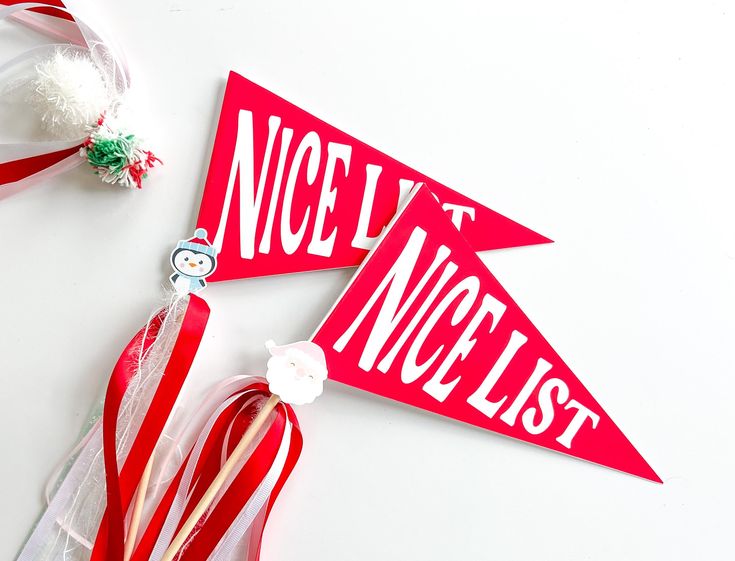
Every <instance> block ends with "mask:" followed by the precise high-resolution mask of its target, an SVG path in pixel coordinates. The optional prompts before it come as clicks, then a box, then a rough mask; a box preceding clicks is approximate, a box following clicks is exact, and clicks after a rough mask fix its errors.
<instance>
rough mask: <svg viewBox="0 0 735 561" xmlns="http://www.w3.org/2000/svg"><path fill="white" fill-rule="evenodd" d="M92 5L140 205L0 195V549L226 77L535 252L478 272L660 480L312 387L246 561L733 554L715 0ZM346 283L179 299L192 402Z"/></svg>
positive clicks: (128, 312)
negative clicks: (190, 321) (185, 310)
mask: <svg viewBox="0 0 735 561" xmlns="http://www.w3.org/2000/svg"><path fill="white" fill-rule="evenodd" d="M94 4H95V5H96V6H95V11H96V13H97V14H99V15H102V16H103V17H104V18H105V19H106V21H107V24H108V27H109V30H110V31H111V32H113V33H114V35H115V36H116V38H117V39H118V41H119V42H120V43H121V44H122V45H123V46H124V48H125V50H126V52H127V54H128V56H129V59H130V62H131V65H132V68H133V75H134V80H135V82H136V87H137V88H138V89H137V96H136V97H137V100H136V102H137V103H138V104H139V106H140V107H141V108H144V109H145V111H146V112H147V113H148V115H149V116H150V118H149V125H150V126H149V135H148V136H149V138H150V140H151V142H152V144H153V146H154V147H155V149H156V151H157V152H158V153H159V154H160V156H161V157H162V158H163V159H164V160H165V163H166V165H165V167H163V168H161V169H160V170H158V171H156V172H155V173H154V174H153V175H152V177H150V180H149V182H148V184H147V186H146V188H145V189H144V190H143V191H142V192H128V191H124V190H120V189H116V188H110V187H106V186H100V184H98V183H97V181H96V179H95V178H94V177H93V176H91V175H90V174H89V173H88V170H86V169H84V168H79V169H77V170H75V171H73V172H71V173H69V174H67V175H65V176H63V177H59V178H57V179H55V180H53V181H49V182H48V183H46V184H44V185H41V186H35V187H33V188H31V189H29V190H27V191H26V192H24V193H22V194H20V195H18V196H15V197H13V198H11V199H8V200H5V201H2V202H0V275H1V276H0V287H1V288H2V296H1V297H0V298H1V300H2V303H1V309H0V372H1V373H2V386H0V387H1V390H0V392H1V393H0V415H1V416H2V417H1V418H0V421H1V422H2V425H1V427H0V438H1V440H0V445H1V446H2V453H1V454H0V458H1V460H0V497H1V498H2V508H0V537H1V538H2V539H0V558H3V559H10V558H12V557H13V556H14V555H15V552H16V550H17V548H18V547H19V546H20V545H21V543H22V541H23V536H24V535H25V533H26V531H27V530H28V528H29V527H30V525H31V524H32V522H33V521H34V519H35V518H36V516H37V515H38V513H39V512H40V510H41V508H42V499H41V489H42V486H43V484H44V482H45V480H46V478H47V477H48V476H49V474H50V473H51V471H52V469H53V467H54V466H55V464H56V462H57V461H58V460H59V459H60V458H61V457H62V456H63V455H64V454H65V453H66V451H67V450H68V449H69V447H70V446H71V445H72V444H73V442H74V441H75V438H76V437H77V435H78V431H79V430H80V428H81V426H82V424H83V420H84V419H85V417H86V414H87V412H88V410H89V409H90V408H91V406H92V405H93V403H94V402H95V400H96V399H97V397H98V396H99V395H100V394H101V392H102V390H103V388H104V386H105V383H106V380H107V377H108V374H109V371H110V369H111V368H112V366H113V364H114V362H115V361H116V359H117V355H118V353H119V352H120V350H121V349H122V347H123V346H124V344H125V343H126V342H127V340H128V339H129V338H130V336H131V335H132V334H133V333H134V331H135V330H136V329H137V328H138V327H139V326H140V325H141V324H142V323H144V321H145V320H146V318H147V316H148V314H149V312H150V311H151V310H153V309H154V308H155V307H156V306H157V305H158V303H159V297H160V295H161V285H162V283H163V281H164V279H165V278H166V276H167V275H168V269H167V262H166V260H167V254H168V252H169V250H170V248H171V246H172V244H174V243H175V242H176V240H178V239H179V238H182V237H186V236H187V234H189V233H190V231H191V229H192V227H193V225H194V219H195V216H196V213H197V209H198V200H199V198H200V196H201V189H202V184H203V180H204V177H205V173H206V167H207V162H208V159H209V154H210V150H211V143H212V138H213V134H214V131H215V124H216V117H217V115H218V107H219V104H220V101H221V96H222V92H223V87H224V82H225V78H226V76H227V72H228V70H229V69H234V70H237V71H239V72H240V73H242V74H244V75H245V76H247V77H249V78H251V79H252V80H254V81H256V82H257V83H259V84H261V85H263V86H265V87H267V88H269V89H271V90H273V91H275V92H276V93H278V94H280V95H282V96H283V97H285V98H287V99H289V100H290V101H293V102H295V103H296V104H298V105H300V106H301V107H303V108H305V109H307V110H309V111H310V112H312V113H314V114H316V115H317V116H319V117H321V118H323V119H325V120H327V121H329V122H330V123H332V124H334V125H336V126H338V127H340V128H342V129H343V130H346V131H347V132H349V133H351V134H354V135H355V136H357V137H358V138H360V139H362V140H365V141H366V142H368V143H369V144H371V145H373V146H376V147H377V148H380V149H382V150H384V151H386V152H387V153H389V154H391V155H393V156H395V157H397V158H398V159H399V160H401V161H403V162H405V163H407V164H409V165H411V166H413V167H416V168H417V169H419V170H421V171H423V172H424V173H426V174H428V175H429V176H432V177H434V178H436V179H437V180H439V181H442V182H444V183H446V184H448V185H450V186H452V187H454V188H457V189H460V190H462V191H463V192H464V193H466V194H467V195H470V196H472V197H474V198H476V199H477V200H479V201H481V202H483V203H485V204H487V205H489V206H491V207H492V208H494V209H495V210H498V211H499V212H501V213H503V214H505V215H507V216H510V217H512V218H514V219H516V220H518V221H520V222H521V223H523V224H525V225H528V226H530V227H531V228H533V229H536V230H537V231H539V232H541V233H543V234H546V235H548V236H550V237H551V238H553V239H554V240H556V243H555V244H553V245H550V246H540V247H536V248H526V249H515V250H509V251H500V252H494V253H487V254H484V255H483V259H484V260H485V261H486V263H487V264H488V266H489V267H490V268H491V269H492V270H493V272H494V273H495V274H496V275H497V277H498V278H499V279H500V281H501V282H502V283H503V284H504V286H505V287H506V288H507V289H508V291H509V292H510V293H511V294H512V295H513V296H514V297H515V299H516V300H517V301H518V302H519V304H520V305H521V306H522V307H523V309H524V310H525V311H526V312H527V313H528V315H529V316H530V317H531V319H532V320H533V321H534V322H535V323H536V325H537V326H538V327H539V328H540V329H541V331H542V332H543V333H544V334H545V335H546V337H547V338H548V339H549V340H550V342H551V343H552V344H553V345H554V346H555V348H556V349H557V351H558V352H559V353H560V354H561V356H562V357H564V359H565V360H566V361H567V362H568V364H569V365H570V366H571V367H572V369H573V370H574V371H575V372H576V373H577V375H578V376H579V377H580V378H581V379H582V380H583V382H584V383H586V385H587V386H588V388H589V389H590V390H591V391H592V393H593V394H594V395H595V396H596V397H597V398H598V400H599V401H600V402H601V403H602V405H603V406H604V407H605V408H606V410H607V411H608V413H609V414H610V415H611V417H612V418H613V419H614V420H615V421H616V422H617V423H618V424H619V426H620V427H621V428H622V429H623V431H624V432H625V433H626V435H627V436H628V437H629V438H630V439H631V441H632V442H633V443H634V444H635V445H636V446H637V447H638V448H639V450H640V451H641V452H642V454H643V455H644V457H645V458H646V459H647V460H648V461H649V462H650V463H651V465H652V466H653V467H654V469H656V470H657V471H658V473H659V474H660V475H661V477H662V478H663V480H664V485H656V484H653V483H649V482H646V481H643V480H639V479H636V478H634V477H631V476H626V475H623V474H620V473H617V472H614V471H611V470H608V469H604V468H601V467H597V466H593V465H591V464H587V463H584V462H580V461H576V460H573V459H570V458H567V457H565V456H562V455H558V454H554V453H551V452H547V451H544V450H541V449H537V448H534V447H532V446H528V445H524V444H521V443H518V442H515V441H511V440H509V439H505V438H502V437H500V436H496V435H493V434H490V433H487V432H484V431H481V430H474V429H472V428H468V427H466V426H463V425H460V424H457V423H453V422H449V421H446V420H444V419H441V418H439V417H435V416H431V415H428V414H424V413H422V412H419V411H416V410H412V409H409V408H406V407H402V406H398V405H395V404H393V403H390V402H387V401H384V400H382V399H380V398H378V397H373V396H370V395H367V394H362V393H359V392H357V391H353V390H350V389H348V388H345V387H341V386H339V385H337V384H334V383H333V384H329V385H328V387H327V390H326V393H325V395H324V396H323V397H322V398H320V399H319V400H318V401H317V403H316V404H315V405H313V406H308V407H303V408H300V409H299V411H298V413H299V416H300V419H301V424H302V428H303V431H304V435H305V448H304V452H303V455H302V457H301V460H300V462H299V465H298V467H297V469H296V471H295V473H294V475H293V476H292V478H291V480H290V482H289V483H288V484H287V486H286V488H285V492H284V493H283V495H282V497H281V498H280V500H279V502H278V504H277V506H276V509H275V512H274V514H273V516H272V518H271V521H270V523H269V526H268V528H267V531H266V535H265V542H264V549H263V559H264V561H276V560H296V559H299V560H314V561H316V560H319V561H328V560H335V561H337V560H339V561H343V560H350V561H353V560H354V561H360V560H371V561H372V560H374V559H381V560H386V561H390V560H401V561H405V560H409V561H413V560H421V561H432V560H444V559H466V560H485V559H488V560H490V559H498V560H500V559H502V560H504V561H512V560H524V561H526V560H537V559H544V560H615V561H620V560H638V559H641V560H652V559H655V560H667V561H669V560H678V559H707V560H711V561H715V560H722V559H732V555H733V553H732V548H733V544H732V541H731V536H732V528H733V523H735V515H734V514H733V503H734V502H735V483H734V482H733V476H734V474H735V454H734V452H733V433H732V431H733V426H734V425H733V421H735V413H733V410H734V409H735V405H734V404H733V394H734V392H735V381H734V380H735V368H734V367H735V364H734V362H735V361H734V360H733V353H732V345H733V341H734V338H735V319H734V312H735V297H734V296H733V290H734V289H735V227H734V226H733V218H732V217H733V213H734V212H735V205H734V203H735V195H733V191H734V189H735V182H734V181H733V180H734V179H735V170H734V168H735V166H734V155H735V109H734V108H735V78H734V75H735V72H734V70H735V64H733V62H734V61H733V58H734V57H733V53H735V25H734V24H735V21H734V19H733V18H735V13H733V10H732V5H731V4H729V3H727V2H691V3H679V2H660V3H652V2H620V3H616V4H617V5H615V6H602V5H601V3H590V2H578V3H577V2H559V1H557V2H543V1H539V2H516V3H510V2H477V3H471V2H446V1H442V2H426V1H416V2H397V1H396V0H391V1H388V0H373V1H371V2H364V3H356V2H344V1H336V0H335V1H332V2H324V1H320V0H313V1H310V2H304V3H299V2H272V1H260V2H253V1H248V2H246V1H241V2H237V1H235V0H160V1H154V0H146V1H143V0H135V1H130V0H126V1H125V2H112V1H109V0H108V1H105V2H95V3H94ZM0 41H1V42H0V45H1V46H2V51H0V53H1V54H2V56H1V57H0V60H4V59H6V58H8V57H9V56H10V55H11V54H13V53H15V52H19V51H20V49H21V48H22V47H30V46H32V45H35V44H39V43H40V42H41V41H43V40H42V39H40V38H39V37H38V36H36V35H35V34H33V33H32V32H29V31H26V30H19V29H18V28H17V27H13V26H12V25H9V24H7V23H6V24H2V25H1V26H0ZM0 109H1V110H2V114H3V115H4V116H7V115H8V113H9V111H11V110H12V108H10V107H8V106H7V105H3V106H2V107H0ZM0 127H1V125H0ZM349 274H350V272H349V271H332V272H319V273H309V274H302V275H297V276H290V277H280V278H266V279H259V280H247V281H235V282H231V283H225V284H220V285H214V286H211V287H210V288H208V289H207V292H206V298H207V300H208V301H209V303H210V305H211V306H212V309H213V316H212V321H211V324H210V327H209V328H208V331H207V333H206V340H205V343H204V345H203V346H202V348H201V351H200V353H199V356H198V358H197V361H196V363H195V371H194V373H193V376H194V382H193V384H192V388H197V387H202V386H204V385H206V384H207V383H209V382H210V381H212V380H216V379H219V378H222V377H225V376H228V375H231V374H235V373H243V372H262V368H263V366H264V363H265V360H266V353H265V351H264V349H263V347H262V342H263V341H264V340H266V339H268V338H274V339H277V340H279V341H282V342H287V341H293V340H297V339H300V338H304V337H306V336H308V335H309V334H310V332H311V330H312V328H313V327H314V326H315V325H316V324H317V322H318V320H319V319H320V317H321V316H322V315H323V314H324V313H325V312H326V311H327V310H328V308H329V306H330V303H331V302H332V301H333V299H334V298H335V297H336V295H337V294H338V293H339V292H340V290H341V289H342V287H343V286H344V285H345V283H346V281H347V279H348V278H349Z"/></svg>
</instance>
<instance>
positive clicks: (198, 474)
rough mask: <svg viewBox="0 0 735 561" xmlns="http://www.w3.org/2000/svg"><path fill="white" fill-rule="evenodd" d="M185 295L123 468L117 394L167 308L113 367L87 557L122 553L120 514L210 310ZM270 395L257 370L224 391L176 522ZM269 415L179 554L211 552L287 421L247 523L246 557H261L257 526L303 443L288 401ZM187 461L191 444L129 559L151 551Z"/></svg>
mask: <svg viewBox="0 0 735 561" xmlns="http://www.w3.org/2000/svg"><path fill="white" fill-rule="evenodd" d="M189 298H190V300H189V303H188V306H187V308H186V311H185V312H184V317H183V320H182V323H181V327H180V329H179V333H178V336H177V339H176V341H175V343H174V346H173V349H172V351H171V356H170V358H169V359H168V361H167V363H166V366H165V369H164V373H163V376H162V377H161V380H160V382H159V384H158V387H157V389H156V391H155V393H154V396H153V398H152V400H151V404H150V407H149V408H148V411H147V412H146V415H145V417H144V418H143V420H142V423H141V425H140V429H139V430H138V433H137V435H136V436H135V438H134V440H133V443H132V446H131V448H130V452H129V453H128V455H127V458H126V460H125V462H124V465H123V466H122V469H119V466H118V461H117V449H116V435H117V429H118V415H119V412H120V407H121V405H122V399H123V396H124V395H125V392H126V390H127V388H128V386H129V384H130V382H131V380H132V378H133V376H134V375H135V374H136V372H137V371H138V361H139V357H140V356H141V353H145V352H146V351H147V350H149V349H150V348H151V346H152V345H153V344H154V343H155V341H156V339H157V337H158V335H159V333H160V330H161V328H162V325H163V323H164V321H165V319H166V316H167V314H168V313H169V310H168V309H164V310H161V311H160V312H159V313H158V314H156V316H154V318H153V319H152V320H151V321H150V322H149V323H148V325H147V326H146V327H145V328H143V329H141V330H140V331H139V332H138V333H137V334H136V335H135V337H133V339H132V340H131V341H130V343H129V344H128V345H127V347H126V348H125V350H124V351H123V353H122V355H121V356H120V359H119V360H118V362H117V364H116V365H115V368H114V370H113V372H112V376H111V378H110V382H109V385H108V388H107V394H106V397H105V405H104V410H103V417H102V432H103V454H104V460H105V472H106V474H105V477H106V483H107V507H106V510H105V513H104V515H103V517H102V521H101V523H100V528H99V531H98V534H97V537H96V539H95V543H94V547H93V550H92V556H91V561H122V559H123V552H124V541H125V519H126V514H127V512H128V509H129V507H130V506H131V503H132V501H133V497H134V495H135V492H136V489H137V486H138V483H139V481H140V479H141V476H142V475H143V471H144V470H145V467H146V464H147V463H148V461H149V459H150V458H151V455H152V453H153V450H154V448H155V446H156V443H157V442H158V440H159V438H160V437H161V435H162V433H163V429H164V426H165V424H166V422H167V420H168V418H169V416H170V414H171V411H172V410H173V407H174V404H175V402H176V399H177V397H178V395H179V392H180V391H181V388H182V386H183V384H184V381H185V379H186V377H187V374H188V372H189V369H190V367H191V364H192V362H193V360H194V356H195V355H196V352H197V349H198V347H199V344H200V342H201V339H202V336H203V333H204V329H205V327H206V324H207V319H208V317H209V307H208V306H207V304H206V303H205V302H204V300H202V299H201V298H199V297H197V296H195V295H190V297H189ZM270 395H271V394H270V392H269V391H268V384H267V383H266V382H265V380H263V379H262V378H251V379H249V380H248V382H245V383H243V385H242V386H240V387H238V388H237V391H232V392H229V395H228V396H227V399H228V400H229V399H232V403H231V404H230V405H229V406H227V407H225V408H224V409H223V410H222V412H221V413H220V415H219V417H217V419H216V420H215V421H214V423H213V424H212V427H211V430H210V431H209V433H207V435H206V440H205V441H204V444H203V447H202V449H201V453H200V454H199V457H198V460H197V463H196V465H195V466H194V467H193V477H192V480H191V483H190V485H189V488H188V490H187V493H188V494H187V500H186V506H185V508H184V514H183V515H182V517H181V521H182V522H180V523H179V524H182V523H183V520H185V519H186V518H187V517H188V515H189V513H190V512H191V511H192V509H193V508H194V506H195V505H196V504H197V502H198V501H199V499H200V498H201V497H202V495H203V494H204V492H205V490H206V489H207V488H208V487H209V485H210V484H211V482H212V481H213V480H214V478H215V477H216V476H217V474H218V472H219V471H220V469H221V467H222V464H223V463H224V462H225V461H226V458H227V457H228V456H229V454H231V453H232V451H233V449H234V447H235V446H236V445H237V443H238V442H239V441H240V439H241V438H242V435H243V434H244V433H245V432H246V431H247V429H248V427H249V426H250V424H251V423H252V421H253V418H254V417H255V416H256V414H257V411H258V409H259V406H260V405H261V404H262V402H264V401H265V400H267V399H268V397H269V396H270ZM271 416H272V421H271V422H270V423H268V424H266V425H265V428H264V429H262V431H263V432H262V433H261V434H262V437H261V440H260V442H259V444H258V445H257V447H256V448H255V450H254V451H253V452H252V454H251V455H250V456H249V457H248V458H247V460H246V462H245V464H244V466H243V467H242V468H241V469H240V470H239V472H238V473H237V474H236V475H235V476H234V477H233V479H232V481H231V482H230V484H229V486H228V487H227V488H226V490H225V491H224V492H223V493H222V494H221V496H220V497H219V499H218V501H217V502H216V504H215V505H214V506H213V507H212V508H210V509H209V511H208V512H207V513H206V514H205V515H204V516H203V517H202V520H200V521H199V523H198V525H197V527H196V528H195V530H194V531H193V532H192V534H191V535H190V536H189V538H188V540H187V541H186V543H185V545H184V547H183V548H182V550H181V551H180V552H179V555H178V558H177V561H206V559H207V558H208V557H209V556H210V555H211V554H212V552H213V551H214V549H215V548H216V547H217V545H218V544H219V543H220V541H221V540H222V538H223V537H224V535H225V533H226V532H227V531H228V530H229V528H230V527H231V526H232V524H233V522H234V521H235V520H236V519H237V517H238V515H239V514H240V513H241V512H242V510H243V508H244V507H245V505H246V504H248V501H249V500H250V499H251V497H253V496H254V494H255V493H256V491H257V490H258V488H259V486H260V484H261V483H262V482H263V481H264V478H265V477H266V474H268V472H269V470H270V469H271V466H272V465H273V464H274V460H275V457H276V454H277V453H278V451H279V448H280V447H281V446H282V442H283V438H284V434H285V433H284V431H285V427H286V423H291V425H292V428H291V431H290V435H291V436H290V441H289V442H288V453H287V455H286V460H285V464H284V465H283V469H282V470H281V472H280V475H279V476H278V479H277V481H276V483H275V485H274V486H273V489H272V490H271V492H270V494H269V495H268V499H267V503H266V504H265V505H264V506H263V512H262V514H261V515H259V516H258V517H257V519H256V521H255V522H254V523H253V524H252V525H251V529H250V545H249V547H250V553H251V557H249V559H253V560H254V561H257V559H258V558H259V554H260V544H261V538H262V532H263V527H264V526H265V522H266V520H267V518H268V515H269V513H270V511H271V509H272V507H273V504H274V503H275V500H276V498H277V497H278V494H279V493H280V491H281V489H282V487H283V485H284V483H285V482H286V479H287V478H288V476H289V475H290V473H291V471H292V470H293V468H294V466H295V465H296V461H297V460H298V457H299V455H300V453H301V447H302V437H301V433H300V430H299V427H298V421H297V419H296V416H295V414H294V412H293V410H292V409H291V407H290V406H288V405H286V404H280V405H278V406H277V407H276V409H275V410H274V412H273V413H271ZM202 438H203V437H202ZM191 461H193V460H192V452H191V451H189V452H188V453H187V454H186V457H185V458H184V461H183V462H182V465H181V466H180V467H179V469H178V471H177V473H176V475H175V476H174V478H173V479H172V480H171V482H170V483H169V487H168V489H167V490H166V491H165V493H164V494H163V496H162V498H161V499H160V502H159V504H158V505H157V506H156V508H155V509H154V510H153V512H152V515H151V517H150V520H149V521H148V524H147V525H146V526H145V527H144V528H141V534H140V541H139V543H138V546H137V547H136V549H135V550H134V552H133V556H132V559H131V561H148V559H149V558H150V557H151V554H152V552H153V549H154V547H155V546H156V542H157V541H158V539H159V536H160V534H161V531H162V528H163V526H164V523H165V522H166V518H167V516H168V514H169V511H170V510H171V507H172V504H173V502H174V499H175V497H176V493H177V490H178V489H179V486H180V483H181V481H182V477H183V475H184V472H185V471H186V469H187V466H188V465H189V463H190V462H191Z"/></svg>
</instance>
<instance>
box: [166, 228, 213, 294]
mask: <svg viewBox="0 0 735 561" xmlns="http://www.w3.org/2000/svg"><path fill="white" fill-rule="evenodd" d="M171 265H172V266H173V268H174V273H173V274H172V275H171V276H170V277H169V279H170V280H171V284H172V285H173V287H174V289H175V290H176V293H177V294H181V295H183V294H190V293H194V292H199V291H200V290H201V289H203V288H204V287H205V286H207V282H206V281H205V280H204V279H205V278H207V277H208V276H209V275H211V274H212V273H213V272H214V270H215V268H216V267H217V259H216V257H215V249H214V247H212V244H210V243H209V240H208V239H207V231H206V230H205V229H204V228H197V230H196V232H194V237H193V238H189V239H188V240H180V241H179V243H177V244H176V249H174V250H173V252H172V253H171Z"/></svg>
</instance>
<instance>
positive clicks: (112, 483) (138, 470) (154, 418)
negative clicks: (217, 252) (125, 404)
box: [91, 294, 209, 561]
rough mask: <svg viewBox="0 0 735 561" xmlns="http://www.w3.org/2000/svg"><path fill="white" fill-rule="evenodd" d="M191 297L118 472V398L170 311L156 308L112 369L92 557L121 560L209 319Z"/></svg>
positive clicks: (197, 300)
mask: <svg viewBox="0 0 735 561" xmlns="http://www.w3.org/2000/svg"><path fill="white" fill-rule="evenodd" d="M189 298H190V300H189V304H188V306H187V308H186V312H185V313H184V319H183V321H182V324H181V328H180V330H179V335H178V338H177V340H176V342H175V344H174V347H173V350H172V351H171V356H170V358H169V360H168V363H167V365H166V368H165V370H164V374H163V376H162V378H161V381H160V382H159V384H158V388H157V389H156V392H155V394H154V396H153V399H152V401H151V404H150V407H149V409H148V411H147V413H146V416H145V418H144V419H143V422H142V424H141V426H140V429H139V431H138V434H137V435H136V437H135V440H134V441H133V444H132V446H131V448H130V452H129V453H128V456H127V459H126V461H125V465H124V466H123V468H122V470H120V471H119V472H118V464H117V450H116V435H117V420H118V414H119V411H120V405H121V403H122V398H123V396H124V395H125V391H126V389H127V387H128V385H129V383H130V380H131V379H132V376H133V375H134V374H135V371H136V368H135V367H136V365H137V362H138V358H139V356H140V353H141V348H142V352H143V353H145V352H146V351H147V350H148V349H149V348H150V346H151V345H152V344H153V343H154V342H155V340H156V337H157V336H158V332H159V329H160V328H161V325H162V323H163V320H164V318H165V317H166V314H167V313H168V310H165V309H164V310H162V311H161V312H159V313H158V314H157V315H156V317H154V319H153V320H152V321H151V322H150V323H149V325H148V328H147V329H146V328H143V329H141V330H140V331H139V332H138V333H137V334H136V336H135V337H133V339H132V340H131V341H130V343H128V346H127V347H126V348H125V350H124V351H123V353H122V355H121V356H120V359H119V360H118V361H117V364H116V365H115V368H114V370H113V371H112V375H111V377H110V382H109V385H108V387H107V394H106V396H105V405H104V410H103V415H102V441H103V452H104V460H105V478H106V482H107V508H106V510H105V513H104V515H103V517H102V521H101V523H100V528H99V531H98V533H97V538H96V540H95V543H94V548H93V550H92V556H91V561H103V560H104V561H122V559H123V551H124V542H125V514H126V513H127V510H128V507H129V506H130V503H131V501H132V498H133V495H134V493H135V490H136V488H137V486H138V483H139V481H140V479H141V477H142V475H143V471H144V470H145V466H146V464H147V463H148V459H149V458H150V457H151V454H152V453H153V449H154V447H155V445H156V442H158V439H159V437H160V436H161V433H162V431H163V428H164V425H165V424H166V421H167V420H168V418H169V415H170V413H171V410H172V409H173V406H174V403H175V402H176V398H177V397H178V395H179V392H180V391H181V387H182V386H183V383H184V380H185V379H186V376H187V374H188V373H189V369H190V368H191V364H192V362H193V360H194V357H195V356H196V352H197V349H198V348H199V343H200V342H201V340H202V335H203V334H204V328H205V327H206V325H207V319H208V318H209V306H207V303H206V302H205V301H204V300H202V299H201V298H199V297H197V296H195V295H193V294H192V295H190V296H189Z"/></svg>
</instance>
